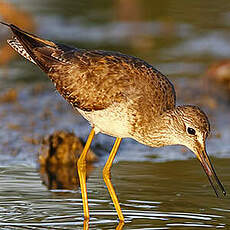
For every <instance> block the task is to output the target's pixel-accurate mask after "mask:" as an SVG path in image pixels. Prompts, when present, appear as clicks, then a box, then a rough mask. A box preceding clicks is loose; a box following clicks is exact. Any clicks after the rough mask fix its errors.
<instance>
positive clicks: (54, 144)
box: [39, 131, 97, 190]
mask: <svg viewBox="0 0 230 230" xmlns="http://www.w3.org/2000/svg"><path fill="white" fill-rule="evenodd" d="M82 150H83V143H82V141H81V140H80V139H79V138H78V137H76V136H75V134H74V133H69V132H65V131H56V132H55V133H53V134H51V135H50V136H48V137H46V138H45V139H44V140H43V143H42V147H41V153H40V155H39V164H40V174H41V179H42V181H43V183H44V184H45V185H46V186H47V187H48V189H52V190H59V189H60V190H77V189H78V188H79V177H78V172H77V160H78V157H79V156H80V154H81V152H82ZM87 161H88V163H87V166H86V175H87V177H88V175H89V174H90V173H91V171H92V170H93V168H94V167H93V164H92V163H93V162H95V161H97V157H96V155H95V154H94V153H93V152H92V151H91V150H89V152H88V154H87Z"/></svg>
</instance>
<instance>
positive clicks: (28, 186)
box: [0, 0, 230, 229]
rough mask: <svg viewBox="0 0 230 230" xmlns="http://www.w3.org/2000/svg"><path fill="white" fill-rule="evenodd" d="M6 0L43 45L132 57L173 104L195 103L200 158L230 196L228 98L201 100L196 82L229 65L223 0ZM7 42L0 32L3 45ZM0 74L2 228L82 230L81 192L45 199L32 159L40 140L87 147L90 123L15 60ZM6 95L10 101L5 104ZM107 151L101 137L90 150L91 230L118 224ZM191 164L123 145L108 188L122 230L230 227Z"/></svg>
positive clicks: (170, 150) (223, 202)
mask: <svg viewBox="0 0 230 230" xmlns="http://www.w3.org/2000/svg"><path fill="white" fill-rule="evenodd" d="M7 2H8V3H11V4H13V5H14V7H15V9H16V12H17V9H18V8H20V9H21V11H25V12H27V14H28V15H27V17H28V18H29V19H28V18H27V21H28V20H31V21H32V20H33V21H34V24H35V25H36V26H35V28H34V31H36V33H37V34H39V35H41V36H43V37H45V38H49V39H51V40H56V41H59V42H62V43H67V44H70V45H74V46H77V47H82V48H96V49H108V50H116V51H120V52H123V53H128V54H131V55H135V56H138V57H141V58H143V59H145V60H146V61H148V62H149V63H151V64H153V65H154V66H155V67H156V68H158V69H160V70H161V71H162V72H163V73H164V74H166V75H168V76H169V77H170V79H171V81H172V82H173V83H174V84H175V86H176V90H177V97H178V100H179V102H180V103H189V104H191V103H192V104H198V105H200V106H202V108H203V109H204V110H205V111H206V112H207V113H208V116H209V118H210V120H211V126H212V135H211V138H210V139H209V140H208V146H207V150H208V152H209V153H210V155H211V156H212V160H213V163H214V165H215V168H216V169H217V172H218V175H219V177H220V179H221V180H222V181H223V183H224V185H225V187H226V190H227V192H228V191H230V182H229V181H230V178H229V175H230V174H229V171H230V169H229V165H230V144H229V138H230V132H229V130H230V122H229V117H230V107H229V105H230V103H229V97H227V96H226V95H224V94H223V95H222V92H221V91H222V90H221V89H220V90H218V91H219V92H218V94H219V93H220V94H221V97H219V95H218V96H215V95H207V93H205V92H204V87H203V85H202V84H201V82H200V79H201V78H202V75H203V74H204V72H205V70H206V68H207V66H208V65H209V64H211V63H212V62H213V61H216V60H219V59H222V58H228V57H229V53H230V44H229V26H230V24H229V18H230V2H229V1H228V0H221V1H208V0H203V1H186V0H183V1H182V0H180V1H170V0H163V1H160V2H159V1H158V2H156V1H137V0H135V1H134V0H133V1H125V0H123V1H122V0H120V1H106V0H95V1H85V0H84V1H83V0H82V1H73V0H69V1H68V2H67V1H64V2H63V1H60V0H52V1H30V0H20V1H19V0H14V1H13V0H12V1H7ZM0 15H1V12H0ZM8 16H9V17H10V15H8ZM11 18H12V20H13V18H15V16H14V15H13V16H11ZM3 19H4V18H3ZM8 21H10V18H9V19H8ZM22 27H23V26H22ZM7 36H8V35H7V30H6V29H5V28H3V27H0V38H1V39H0V40H1V43H0V46H1V47H3V46H4V41H5V38H6V37H7ZM0 52H1V51H0ZM0 54H1V53H0ZM0 58H1V56H0ZM0 63H1V62H0ZM0 76H1V77H0V90H1V93H0V124H1V129H0V197H1V199H0V228H1V229H83V216H82V213H83V211H82V203H81V195H80V192H79V190H77V191H72V190H69V191H66V190H51V191H49V190H48V189H47V188H46V186H45V185H44V184H42V179H41V177H40V174H39V170H38V166H37V154H38V152H39V149H40V143H41V139H42V138H43V137H44V136H45V135H47V134H50V133H53V132H54V131H55V130H62V129H65V130H69V131H74V132H75V133H76V135H78V136H80V137H82V138H83V139H84V140H85V139H86V137H87V135H88V133H89V130H90V128H89V126H88V124H87V122H86V121H84V119H82V118H81V117H80V116H79V115H76V114H75V112H73V110H72V108H71V107H70V106H69V105H67V104H66V103H65V102H64V100H63V99H62V98H61V97H60V96H59V95H58V93H57V92H55V90H54V89H53V87H52V84H51V83H50V82H49V80H48V79H47V77H46V76H45V75H44V74H42V73H41V72H40V71H39V70H38V69H37V67H36V66H34V65H32V64H29V63H28V62H26V61H24V60H23V59H22V58H16V57H15V56H13V55H12V56H11V61H9V62H8V64H7V66H5V67H4V68H3V67H1V68H0ZM9 89H14V90H15V92H16V98H15V99H11V100H9V99H4V100H3V99H2V98H3V95H4V94H5V93H6V92H8V90H9ZM225 96H226V97H225ZM112 143H113V138H111V137H108V136H105V135H98V136H96V138H95V140H94V142H93V145H92V147H93V150H94V151H95V153H96V154H97V155H98V156H99V162H98V163H96V164H95V165H94V169H93V170H92V171H90V173H89V178H88V193H89V205H90V206H89V207H90V215H91V219H90V222H89V229H116V227H117V225H118V222H117V215H116V212H115V211H114V208H113V205H112V203H111V200H110V197H109V195H108V192H107V191H106V188H105V185H104V182H103V179H102V175H101V174H102V168H103V165H104V163H105V161H106V159H107V156H108V154H107V153H108V152H109V151H110V149H111V147H112ZM192 157H193V154H192V153H191V152H189V151H187V150H186V149H184V148H182V147H178V146H177V147H165V148H160V149H153V148H149V147H146V146H143V145H141V144H138V143H136V142H135V141H133V140H124V141H123V142H122V145H121V147H120V149H119V153H118V156H117V157H116V159H115V164H114V166H113V169H112V182H113V183H114V186H115V188H116V192H117V195H118V197H119V200H120V203H121V207H122V210H123V212H124V216H125V219H126V224H125V226H124V229H204V228H205V229H207V228H210V229H214V228H215V229H216V228H220V229H222V228H223V229H228V228H230V227H229V226H230V209H229V207H230V202H229V196H227V197H225V198H223V199H217V198H216V197H215V194H214V192H213V190H212V188H211V187H210V185H209V183H208V180H207V178H206V176H205V175H204V173H203V171H202V169H201V167H200V164H199V163H198V161H197V160H195V159H191V158H192ZM120 227H121V226H120ZM117 229H118V227H117Z"/></svg>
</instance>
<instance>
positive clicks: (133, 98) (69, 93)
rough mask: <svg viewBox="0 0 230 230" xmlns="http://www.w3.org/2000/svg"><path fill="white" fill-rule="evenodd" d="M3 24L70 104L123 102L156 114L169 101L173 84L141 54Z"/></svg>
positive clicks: (97, 106) (98, 106) (88, 107)
mask: <svg viewBox="0 0 230 230" xmlns="http://www.w3.org/2000/svg"><path fill="white" fill-rule="evenodd" d="M9 26H10V27H11V29H12V31H13V33H14V35H15V36H16V38H17V40H18V41H19V42H20V43H21V45H22V46H23V47H24V48H25V51H26V52H27V53H28V54H29V55H30V56H31V58H32V59H33V60H34V61H35V62H36V64H37V65H38V66H39V67H40V68H41V69H42V70H43V71H44V72H46V73H47V74H48V75H49V77H50V78H51V80H52V81H53V83H54V84H55V86H56V88H57V90H58V91H59V93H60V94H61V95H62V96H63V97H64V98H65V99H66V100H67V101H68V102H69V103H71V104H72V105H73V106H74V107H75V108H79V109H81V110H84V111H93V110H94V111H95V110H102V109H105V108H107V107H109V106H111V105H112V104H114V103H121V102H129V103H127V104H130V103H131V104H132V109H134V110H135V108H136V110H137V111H140V110H146V112H148V110H154V111H153V112H154V113H155V114H158V113H161V112H162V111H165V110H167V109H170V108H172V107H174V106H175V91H174V88H173V85H172V84H171V83H170V81H169V80H168V79H167V78H166V77H165V76H164V75H162V74H161V73H160V72H159V71H157V70H156V69H154V68H153V67H152V66H151V65H149V64H147V63H146V62H144V61H143V60H141V59H138V58H135V57H132V56H128V55H123V54H120V53H116V52H106V51H89V50H83V49H74V48H72V47H68V46H65V45H60V44H56V43H54V42H51V41H47V40H44V39H41V38H39V37H36V36H35V35H32V34H29V33H27V32H24V31H22V30H21V29H19V28H17V27H15V26H13V25H9ZM147 114H148V113H147Z"/></svg>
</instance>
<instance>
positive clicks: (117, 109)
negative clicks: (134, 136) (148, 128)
mask: <svg viewBox="0 0 230 230" xmlns="http://www.w3.org/2000/svg"><path fill="white" fill-rule="evenodd" d="M78 111H79V112H80V114H81V115H82V116H83V117H84V118H85V119H87V120H88V121H89V122H90V123H91V125H92V126H93V127H94V128H95V132H96V133H99V132H101V133H105V134H108V135H110V136H114V137H121V138H125V137H130V134H129V131H130V124H129V122H128V114H127V109H126V107H124V106H122V104H117V105H116V106H111V107H109V108H107V109H103V110H97V111H93V112H85V111H83V110H80V109H78Z"/></svg>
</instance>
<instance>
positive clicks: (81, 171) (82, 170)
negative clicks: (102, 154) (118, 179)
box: [77, 128, 124, 222]
mask: <svg viewBox="0 0 230 230" xmlns="http://www.w3.org/2000/svg"><path fill="white" fill-rule="evenodd" d="M94 135H95V130H94V128H93V129H92V130H91V132H90V134H89V137H88V139H87V142H86V144H85V147H84V149H83V152H82V153H81V156H80V158H79V160H78V162H77V168H78V175H79V180H80V186H81V194H82V201H83V209H84V218H85V220H89V207H88V197H87V188H86V155H87V152H88V150H89V147H90V144H91V143H92V140H93V138H94ZM120 143H121V138H119V137H118V138H117V139H116V140H115V143H114V145H113V148H112V151H111V153H110V155H109V158H108V160H107V162H106V164H105V167H104V169H103V178H104V181H105V184H106V186H107V188H108V191H109V194H110V196H111V198H112V201H113V204H114V206H115V209H116V211H117V214H118V217H119V220H120V221H121V222H124V216H123V214H122V211H121V208H120V204H119V202H118V199H117V196H116V193H115V190H114V187H113V185H112V183H111V178H110V177H111V174H110V170H111V167H112V164H113V160H114V158H115V156H116V153H117V150H118V148H119V146H120Z"/></svg>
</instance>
